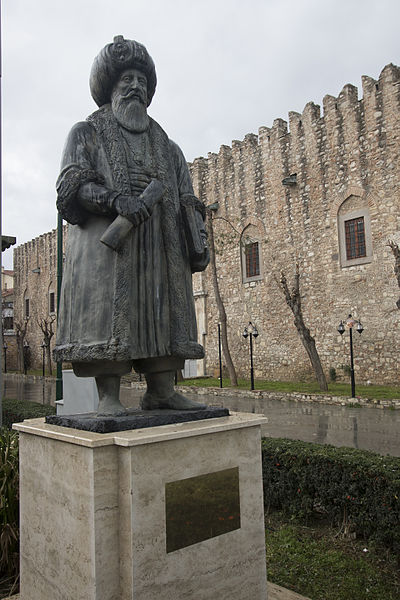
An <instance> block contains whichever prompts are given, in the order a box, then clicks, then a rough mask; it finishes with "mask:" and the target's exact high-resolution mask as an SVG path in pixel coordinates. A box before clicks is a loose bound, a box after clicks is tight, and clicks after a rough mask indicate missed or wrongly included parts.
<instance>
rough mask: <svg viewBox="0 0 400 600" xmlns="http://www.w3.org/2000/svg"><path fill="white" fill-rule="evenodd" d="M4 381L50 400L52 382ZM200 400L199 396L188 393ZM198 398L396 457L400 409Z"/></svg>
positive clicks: (126, 398)
mask: <svg viewBox="0 0 400 600" xmlns="http://www.w3.org/2000/svg"><path fill="white" fill-rule="evenodd" d="M5 379H6V381H4V383H3V397H8V398H19V399H22V398H24V399H25V400H30V401H34V402H39V403H41V404H54V399H55V382H54V381H45V382H43V381H40V380H38V381H22V380H11V379H9V378H8V377H7V376H6V377H5ZM141 394H142V392H141V391H140V390H138V389H131V388H125V387H122V388H121V401H122V403H123V404H124V405H125V406H132V407H133V406H137V405H138V403H139V399H140V396H141ZM191 397H192V398H193V399H194V400H199V396H197V395H193V396H191ZM201 401H202V402H206V403H207V404H212V405H214V406H224V407H226V408H229V409H230V410H232V411H238V412H249V413H256V414H264V415H265V416H267V417H268V424H266V425H264V426H263V428H262V434H263V436H265V437H284V438H290V439H298V440H303V441H306V442H318V443H320V444H332V445H334V446H349V447H352V448H362V449H365V450H373V451H375V452H379V453H381V454H391V455H393V456H400V410H390V409H384V410H382V409H378V408H354V407H347V406H336V405H323V404H310V403H309V402H307V403H303V402H292V401H280V400H270V399H268V400H267V399H263V400H260V399H258V398H238V397H232V398H230V397H215V396H214V395H211V394H210V395H209V396H207V395H206V396H203V395H202V396H201Z"/></svg>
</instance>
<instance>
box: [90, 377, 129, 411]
mask: <svg viewBox="0 0 400 600" xmlns="http://www.w3.org/2000/svg"><path fill="white" fill-rule="evenodd" d="M95 379H96V386H97V391H98V392H99V407H98V409H97V416H103V415H114V416H121V415H124V414H126V409H125V408H124V407H123V406H122V404H121V403H120V401H119V388H120V381H121V377H120V375H103V376H98V377H96V378H95Z"/></svg>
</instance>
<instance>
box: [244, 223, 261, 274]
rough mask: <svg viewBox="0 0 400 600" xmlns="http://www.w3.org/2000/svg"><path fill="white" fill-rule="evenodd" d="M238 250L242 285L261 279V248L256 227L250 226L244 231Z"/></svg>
mask: <svg viewBox="0 0 400 600" xmlns="http://www.w3.org/2000/svg"><path fill="white" fill-rule="evenodd" d="M240 248H241V263H242V281H243V283H248V282H251V281H257V280H259V279H262V255H261V252H262V248H261V242H260V232H259V229H258V227H256V226H255V225H253V224H250V225H248V226H247V227H246V228H245V229H244V231H243V233H242V235H241V240H240Z"/></svg>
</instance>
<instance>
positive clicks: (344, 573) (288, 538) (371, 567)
mask: <svg viewBox="0 0 400 600" xmlns="http://www.w3.org/2000/svg"><path fill="white" fill-rule="evenodd" d="M266 547H267V571H268V580H269V581H272V582H273V583H276V584H278V585H281V586H283V587H286V588H288V589H291V590H294V591H296V592H298V593H299V594H303V595H304V596H307V597H309V598H311V599H312V600H398V598H399V590H400V569H399V559H398V557H395V556H394V554H392V553H390V552H389V551H388V550H387V549H384V548H374V547H373V546H372V545H371V544H369V543H365V542H363V541H359V540H349V539H345V538H344V537H341V536H340V535H338V533H337V531H335V530H334V529H332V528H330V527H328V526H327V525H321V523H316V524H314V525H310V526H307V527H306V526H304V525H303V524H300V523H297V522H295V521H290V522H289V524H288V517H284V516H283V515H282V514H281V513H279V512H272V513H270V514H269V515H267V517H266Z"/></svg>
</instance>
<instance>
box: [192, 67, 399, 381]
mask: <svg viewBox="0 0 400 600" xmlns="http://www.w3.org/2000/svg"><path fill="white" fill-rule="evenodd" d="M362 84H363V96H362V98H361V99H359V98H358V91H357V88H356V87H354V86H353V85H346V86H345V87H344V88H343V90H342V91H341V93H340V94H339V96H338V97H337V98H335V97H333V96H326V97H325V98H324V101H323V112H322V114H321V111H320V107H319V106H317V105H315V104H313V103H309V104H307V105H306V107H305V109H304V111H303V113H302V114H299V113H295V112H291V113H290V114H289V127H288V125H287V123H286V122H285V121H283V120H282V119H277V120H276V121H274V123H273V126H272V127H271V128H268V127H261V128H260V129H259V132H258V135H253V134H249V135H247V136H246V137H245V139H244V140H243V141H236V140H235V141H233V142H232V146H231V147H228V146H222V147H221V148H220V151H219V153H218V154H209V155H208V158H198V159H195V160H194V162H193V164H192V165H191V174H192V178H193V183H194V187H195V192H196V193H197V194H198V195H199V197H200V198H201V199H202V200H203V201H204V202H205V204H206V205H211V204H214V203H216V202H217V203H218V207H219V208H218V210H217V211H216V212H214V213H213V215H214V218H213V228H214V232H215V238H216V244H217V256H216V261H217V273H218V281H219V285H220V289H221V294H222V297H223V300H224V302H225V307H226V311H227V315H228V323H229V341H230V347H231V352H232V356H233V360H234V362H235V365H236V367H237V370H238V372H239V374H240V375H242V376H247V377H248V374H249V341H248V340H245V339H244V338H243V337H242V332H243V329H244V327H245V326H246V325H247V324H248V322H249V321H252V322H253V323H255V324H256V326H257V328H258V331H259V334H260V335H259V337H258V338H257V339H256V340H255V348H254V360H255V374H256V376H258V377H263V378H268V379H281V380H284V379H287V380H290V379H295V378H296V379H298V378H300V379H301V378H308V377H309V376H310V374H311V369H310V364H309V360H308V358H307V355H306V352H305V350H304V348H303V346H302V344H301V342H300V339H299V336H298V334H297V331H296V329H295V327H294V325H293V316H292V314H291V312H290V309H289V307H288V306H287V305H286V303H285V299H284V296H283V294H282V292H281V290H280V289H279V287H278V285H277V283H276V280H275V279H276V278H279V274H280V271H281V270H283V271H284V272H285V274H286V276H287V278H288V280H289V281H291V280H292V278H293V275H294V270H295V265H296V262H298V263H299V265H300V272H301V291H302V296H303V302H302V304H303V312H304V316H305V321H306V324H307V325H308V326H309V327H310V329H311V333H312V335H314V336H315V339H316V344H317V349H318V351H319V354H320V357H321V359H322V362H323V366H324V368H325V371H326V372H328V370H329V368H331V367H332V368H334V369H335V370H336V372H337V374H338V375H340V374H343V367H344V365H348V363H349V335H348V333H345V334H344V335H343V337H340V335H339V334H338V333H337V327H338V325H339V322H340V320H341V319H346V317H347V315H348V314H349V313H352V315H353V316H354V317H356V318H358V319H360V320H361V321H362V324H363V326H364V332H363V333H362V335H361V336H359V335H358V334H356V333H355V334H354V335H355V338H354V345H355V349H354V352H355V366H356V376H357V377H358V378H359V380H364V381H366V380H370V381H371V382H373V383H378V382H393V383H399V373H400V370H399V361H398V345H399V336H400V312H399V310H398V309H397V307H396V300H397V298H398V295H399V290H398V287H397V281H396V278H395V276H394V271H393V267H394V257H393V254H392V252H391V250H390V248H389V247H388V245H387V243H388V240H394V241H395V242H397V243H399V242H400V234H399V230H400V161H399V155H400V128H399V117H400V69H399V68H398V67H396V66H394V65H392V64H390V65H387V66H386V67H385V68H384V69H383V71H382V73H381V75H380V77H379V80H377V81H375V80H374V79H371V78H370V77H363V79H362ZM214 208H215V207H214ZM211 276H212V273H211V271H210V269H208V270H207V271H206V272H205V273H204V274H203V273H202V274H196V275H195V278H194V290H195V297H196V303H197V310H198V312H204V314H205V319H204V321H205V326H204V330H203V331H201V332H200V333H201V334H202V338H203V343H204V344H205V347H206V359H205V362H206V364H205V369H206V371H207V372H209V373H210V372H212V371H213V370H214V368H215V367H216V366H217V364H218V354H217V352H218V350H217V323H218V314H217V309H216V304H215V299H214V292H213V287H212V281H211ZM203 367H204V365H203Z"/></svg>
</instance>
